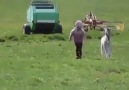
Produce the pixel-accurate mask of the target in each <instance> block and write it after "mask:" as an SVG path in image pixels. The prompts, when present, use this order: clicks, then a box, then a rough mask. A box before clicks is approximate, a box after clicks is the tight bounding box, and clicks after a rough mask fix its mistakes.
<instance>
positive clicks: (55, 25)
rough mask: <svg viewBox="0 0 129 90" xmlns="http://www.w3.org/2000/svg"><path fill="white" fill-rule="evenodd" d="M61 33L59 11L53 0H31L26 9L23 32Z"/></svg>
mask: <svg viewBox="0 0 129 90" xmlns="http://www.w3.org/2000/svg"><path fill="white" fill-rule="evenodd" d="M31 32H32V33H45V34H49V33H62V25H60V20H59V12H58V8H57V5H56V2H55V1H54V0H53V1H52V0H32V2H31V4H30V6H29V8H28V10H27V22H26V23H25V24H24V25H23V33H24V34H30V33H31Z"/></svg>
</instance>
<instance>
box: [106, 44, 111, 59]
mask: <svg viewBox="0 0 129 90" xmlns="http://www.w3.org/2000/svg"><path fill="white" fill-rule="evenodd" d="M107 54H108V58H110V56H111V45H110V44H109V45H108V47H107Z"/></svg>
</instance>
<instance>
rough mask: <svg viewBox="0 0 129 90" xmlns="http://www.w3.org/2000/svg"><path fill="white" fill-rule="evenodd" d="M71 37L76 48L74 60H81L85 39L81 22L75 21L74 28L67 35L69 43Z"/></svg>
mask: <svg viewBox="0 0 129 90" xmlns="http://www.w3.org/2000/svg"><path fill="white" fill-rule="evenodd" d="M72 37H73V40H74V43H75V46H76V59H81V57H82V46H83V41H84V39H85V38H86V34H85V31H84V30H83V23H82V21H80V20H77V21H76V22H75V27H74V28H73V29H72V30H71V32H70V35H69V40H70V41H71V40H72Z"/></svg>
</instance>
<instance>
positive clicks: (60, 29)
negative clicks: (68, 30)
mask: <svg viewBox="0 0 129 90" xmlns="http://www.w3.org/2000/svg"><path fill="white" fill-rule="evenodd" d="M57 29H58V30H57V33H63V32H62V30H63V29H62V25H60V24H59V25H58V28H57Z"/></svg>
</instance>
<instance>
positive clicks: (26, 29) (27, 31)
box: [23, 25, 31, 35]
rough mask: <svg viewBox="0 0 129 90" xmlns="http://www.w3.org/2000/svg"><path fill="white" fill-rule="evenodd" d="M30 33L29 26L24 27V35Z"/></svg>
mask: <svg viewBox="0 0 129 90" xmlns="http://www.w3.org/2000/svg"><path fill="white" fill-rule="evenodd" d="M30 32H31V28H30V26H29V25H24V26H23V34H27V35H30Z"/></svg>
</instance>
